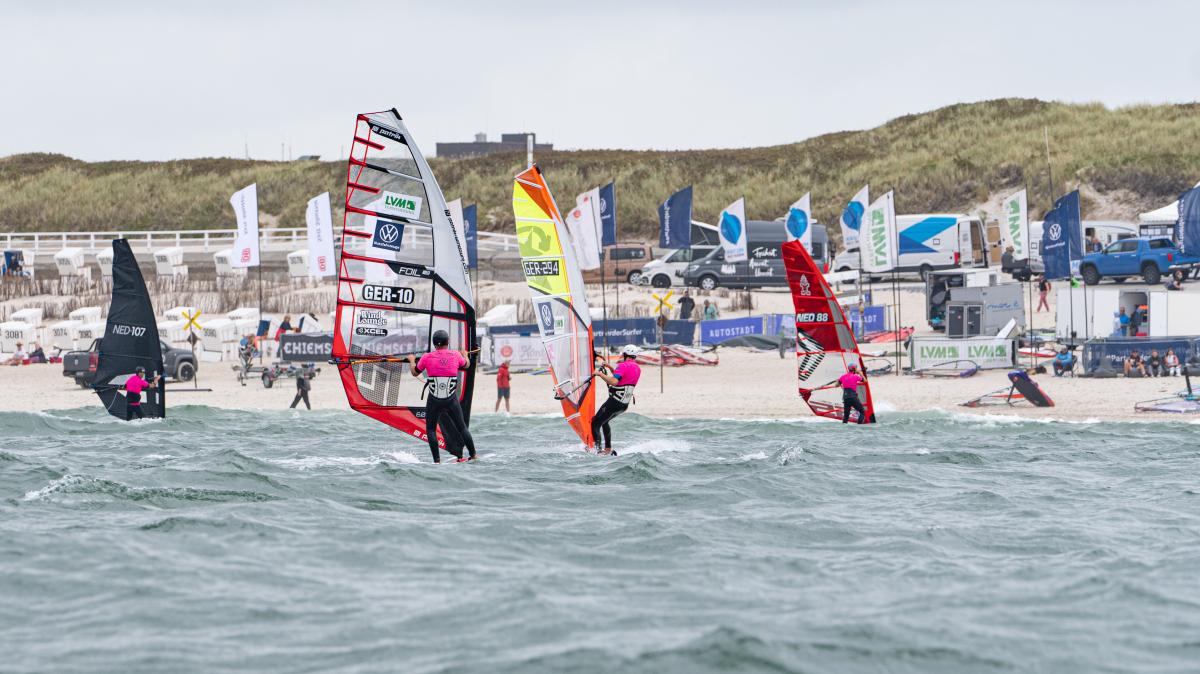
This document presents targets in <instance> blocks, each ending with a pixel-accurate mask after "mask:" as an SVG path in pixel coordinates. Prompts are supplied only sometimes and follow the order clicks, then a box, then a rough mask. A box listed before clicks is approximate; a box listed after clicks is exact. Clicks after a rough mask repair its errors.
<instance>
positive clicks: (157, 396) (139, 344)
mask: <svg viewBox="0 0 1200 674" xmlns="http://www.w3.org/2000/svg"><path fill="white" fill-rule="evenodd" d="M112 247H113V262H112V303H111V304H110V305H109V307H108V325H107V327H105V329H104V337H102V338H101V339H100V349H99V351H100V353H99V359H98V361H97V362H96V378H95V379H94V380H93V381H92V390H94V391H95V392H96V395H98V396H100V402H102V403H104V408H105V409H107V410H108V413H109V414H111V415H113V416H114V417H116V418H118V419H124V418H125V408H126V404H125V403H126V391H125V382H126V381H127V380H128V379H129V378H130V377H132V376H133V375H134V373H136V372H137V368H138V367H144V368H146V380H147V381H154V377H155V375H159V377H160V381H159V383H158V385H156V386H154V387H153V388H149V389H146V390H145V391H143V392H142V400H141V406H142V414H143V415H145V416H146V417H149V418H158V417H165V416H167V396H166V389H165V387H164V386H163V382H162V381H161V377H162V376H163V371H164V368H163V356H162V344H161V343H160V342H159V341H158V323H157V322H156V321H155V320H154V307H153V305H151V304H150V292H149V291H147V290H146V281H145V280H144V279H143V278H142V270H141V269H139V268H138V263H137V258H135V257H134V256H133V250H132V249H131V248H130V247H129V241H127V240H125V239H113V242H112Z"/></svg>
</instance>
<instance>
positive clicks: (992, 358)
mask: <svg viewBox="0 0 1200 674" xmlns="http://www.w3.org/2000/svg"><path fill="white" fill-rule="evenodd" d="M1016 351H1017V350H1016V340H1012V339H1000V338H997V337H968V338H965V339H950V338H947V337H914V338H913V340H912V346H911V347H910V351H909V356H910V357H911V359H912V367H913V369H914V370H923V369H925V368H928V367H933V366H935V365H942V364H945V363H951V362H953V361H956V360H962V361H971V362H973V363H975V364H976V365H978V366H979V369H981V370H996V369H1003V368H1009V367H1012V366H1013V355H1014V354H1015V353H1016Z"/></svg>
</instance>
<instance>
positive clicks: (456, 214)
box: [446, 199, 467, 254]
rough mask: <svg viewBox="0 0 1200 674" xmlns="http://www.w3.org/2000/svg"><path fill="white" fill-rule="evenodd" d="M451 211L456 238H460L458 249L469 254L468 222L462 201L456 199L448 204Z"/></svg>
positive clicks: (447, 208) (447, 206)
mask: <svg viewBox="0 0 1200 674" xmlns="http://www.w3.org/2000/svg"><path fill="white" fill-rule="evenodd" d="M446 210H448V211H450V224H451V225H453V226H454V236H455V237H457V238H458V249H459V250H461V251H463V253H464V254H465V253H466V252H467V222H466V220H465V219H464V218H463V205H462V199H455V200H454V201H451V202H450V203H448V204H446Z"/></svg>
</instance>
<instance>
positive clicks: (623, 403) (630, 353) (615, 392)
mask: <svg viewBox="0 0 1200 674" xmlns="http://www.w3.org/2000/svg"><path fill="white" fill-rule="evenodd" d="M639 353H641V349H639V348H637V347H636V346H634V345H633V344H626V345H625V348H623V349H621V362H620V363H617V366H616V367H615V368H613V369H612V371H611V372H610V371H609V370H608V365H607V364H605V363H603V362H601V363H600V364H599V366H598V369H597V370H596V376H597V377H599V378H600V379H601V380H602V381H603V382H604V383H605V384H608V400H605V401H604V404H603V405H601V406H600V409H599V410H597V411H596V416H594V417H592V439H593V440H594V441H595V442H596V453H597V454H611V455H613V456H616V454H617V453H616V452H614V451H613V448H612V428H611V427H610V426H609V422H611V421H612V420H613V419H615V418H617V416H619V415H620V414H621V413H622V412H624V411H625V410H627V409H629V404H630V403H632V402H633V387H635V386H637V383H638V380H639V379H641V378H642V366H640V365H638V364H637V357H638V354H639ZM601 433H603V434H604V437H603V440H604V447H603V449H601V448H600V444H601V443H600V440H601Z"/></svg>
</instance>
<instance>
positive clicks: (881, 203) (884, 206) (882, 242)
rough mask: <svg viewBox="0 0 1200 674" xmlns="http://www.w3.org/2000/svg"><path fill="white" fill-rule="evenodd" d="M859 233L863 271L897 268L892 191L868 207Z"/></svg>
mask: <svg viewBox="0 0 1200 674" xmlns="http://www.w3.org/2000/svg"><path fill="white" fill-rule="evenodd" d="M859 235H860V238H859V249H858V250H859V254H860V255H861V256H862V269H863V271H866V272H870V273H878V272H885V271H891V270H893V269H895V268H896V203H895V201H894V200H893V198H892V193H891V192H888V193H887V194H885V195H883V196H882V197H879V198H878V199H876V200H875V203H873V204H871V205H870V207H868V208H867V212H866V214H865V215H864V216H863V220H862V228H861V230H860V231H859Z"/></svg>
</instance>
